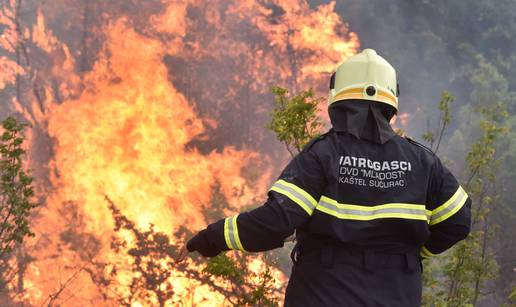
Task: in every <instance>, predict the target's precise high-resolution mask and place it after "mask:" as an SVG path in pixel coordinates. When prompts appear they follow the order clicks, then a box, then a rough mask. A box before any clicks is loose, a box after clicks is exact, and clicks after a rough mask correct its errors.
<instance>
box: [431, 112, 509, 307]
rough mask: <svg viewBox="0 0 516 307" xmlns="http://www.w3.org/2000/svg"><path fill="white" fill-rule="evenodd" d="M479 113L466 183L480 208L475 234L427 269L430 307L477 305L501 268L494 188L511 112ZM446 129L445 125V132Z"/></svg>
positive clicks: (475, 211)
mask: <svg viewBox="0 0 516 307" xmlns="http://www.w3.org/2000/svg"><path fill="white" fill-rule="evenodd" d="M440 105H441V104H440ZM440 110H441V112H443V113H444V114H443V115H442V117H441V118H450V116H449V113H448V111H447V108H444V109H442V108H440ZM479 112H480V114H481V115H482V117H483V118H482V119H481V120H480V122H479V126H480V132H481V134H480V136H479V138H478V140H477V141H476V142H474V143H473V144H472V145H471V148H470V150H469V152H468V154H467V156H466V166H467V173H468V174H467V176H466V179H465V181H464V187H465V189H466V191H468V194H469V196H470V198H472V200H473V203H474V206H473V208H472V220H473V223H472V232H471V233H470V235H469V236H468V238H466V240H464V241H462V242H459V243H458V244H457V245H456V246H455V247H454V248H452V249H451V250H450V251H449V252H447V253H446V254H445V255H444V256H439V258H441V259H439V263H437V262H435V261H431V262H427V263H426V264H425V275H424V283H425V293H424V296H423V303H424V305H425V306H475V305H476V304H477V303H478V301H479V300H480V298H481V297H482V295H483V289H484V285H485V283H486V282H487V281H490V280H493V279H495V278H496V277H497V272H498V264H497V262H496V259H495V258H494V254H493V251H492V248H491V247H490V242H491V241H492V240H493V236H494V233H495V230H496V226H495V225H494V224H493V223H492V222H491V221H490V218H491V212H492V209H493V207H494V206H495V205H496V204H497V203H498V202H499V196H498V195H497V194H496V192H494V191H493V189H492V187H493V184H494V183H495V181H496V175H497V170H498V164H497V161H496V159H495V153H496V147H497V142H498V141H499V140H500V139H501V138H502V137H503V136H504V134H505V133H506V132H507V131H506V128H505V127H504V126H503V125H502V124H501V121H502V120H503V118H505V117H506V116H507V113H506V111H505V108H504V106H503V104H494V105H492V106H490V107H486V108H482V109H480V110H479ZM447 113H448V115H446V114H447ZM448 122H449V121H448ZM446 124H447V122H445V121H441V129H442V130H444V128H445V127H446ZM442 130H441V131H442ZM427 140H428V139H427ZM441 270H442V272H441ZM443 281H444V282H443Z"/></svg>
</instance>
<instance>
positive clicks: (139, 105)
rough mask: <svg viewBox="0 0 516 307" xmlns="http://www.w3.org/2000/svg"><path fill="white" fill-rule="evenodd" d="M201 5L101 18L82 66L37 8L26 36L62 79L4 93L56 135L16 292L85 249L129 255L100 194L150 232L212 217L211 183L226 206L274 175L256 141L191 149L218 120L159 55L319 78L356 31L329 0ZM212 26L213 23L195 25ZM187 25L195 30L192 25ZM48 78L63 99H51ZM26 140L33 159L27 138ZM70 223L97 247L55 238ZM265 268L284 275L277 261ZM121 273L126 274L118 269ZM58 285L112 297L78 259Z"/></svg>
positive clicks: (262, 74)
mask: <svg viewBox="0 0 516 307" xmlns="http://www.w3.org/2000/svg"><path fill="white" fill-rule="evenodd" d="M210 3H211V2H210ZM205 4H206V3H204V2H203V1H198V0H193V1H186V0H163V5H164V6H165V8H164V11H163V13H162V14H158V15H154V16H152V18H150V23H149V26H148V28H147V29H146V31H144V32H142V31H137V30H135V27H134V26H133V23H132V22H131V21H130V20H131V19H130V18H122V19H118V20H117V21H114V22H111V23H110V24H109V25H108V26H106V27H105V28H104V29H103V33H102V35H104V36H105V43H104V47H103V49H102V51H101V52H100V53H99V54H98V55H96V60H95V64H94V65H93V68H92V69H91V70H90V71H88V72H87V73H85V74H83V75H80V74H78V73H76V72H75V70H76V68H75V67H76V66H77V65H76V61H75V59H74V56H75V55H76V54H77V53H74V52H72V51H71V50H70V48H69V47H68V46H67V45H66V44H64V43H62V42H60V40H59V39H58V37H57V36H56V34H55V32H53V31H51V30H49V29H48V28H47V25H46V22H45V17H44V14H45V11H44V8H42V10H41V11H39V12H38V14H37V19H36V23H35V25H34V27H33V28H32V29H31V31H29V33H30V35H29V36H30V37H29V39H30V40H31V42H32V43H33V44H34V46H35V47H34V48H39V49H40V50H42V51H44V52H45V53H46V54H47V55H49V56H50V58H51V59H52V61H53V62H52V65H51V68H50V69H49V70H48V71H45V73H46V74H48V76H49V77H51V78H55V79H57V80H60V82H59V84H58V86H57V89H56V88H51V86H50V84H49V83H48V82H47V83H45V82H43V81H42V83H43V85H44V86H43V94H44V95H42V98H39V100H38V103H36V100H34V99H33V100H32V101H31V103H26V104H21V103H20V102H16V103H14V104H13V107H14V109H16V110H17V111H18V112H20V113H22V114H25V116H26V117H27V118H28V119H30V120H31V121H32V122H33V123H35V124H37V125H39V126H40V127H41V128H42V129H45V130H46V132H47V133H48V135H49V136H50V137H51V139H52V140H53V141H54V144H53V146H52V148H53V157H52V160H51V162H50V163H49V165H46V166H44V167H43V168H47V169H48V170H49V174H50V176H49V177H50V186H48V185H47V184H46V183H43V182H41V185H40V186H39V187H38V188H39V191H40V194H41V195H42V196H46V203H45V204H44V205H43V206H42V207H41V209H40V210H39V212H38V216H37V218H36V219H35V220H34V223H33V228H34V230H35V231H36V232H37V236H36V238H35V239H34V240H33V241H31V242H30V244H29V246H30V251H31V253H32V254H33V255H34V256H35V260H34V261H32V262H31V263H30V264H29V266H28V268H27V271H26V273H25V292H24V297H23V298H22V300H24V301H26V302H28V303H30V304H34V305H40V304H41V303H42V302H44V301H45V300H47V299H48V296H49V294H51V293H53V292H54V291H55V289H58V288H59V287H60V286H62V285H63V284H64V283H66V282H67V280H68V278H69V276H71V275H73V274H74V272H75V271H76V269H77V268H78V267H80V266H81V265H82V264H83V263H86V262H87V260H88V257H95V259H96V260H98V261H103V262H107V263H110V262H113V263H114V262H116V263H118V264H123V263H126V264H127V265H128V263H129V261H130V259H129V258H128V257H126V256H124V255H120V254H116V253H114V252H113V251H112V250H111V248H110V238H111V235H112V234H113V221H112V217H111V212H110V211H109V209H108V208H107V205H106V202H105V200H104V195H108V196H109V197H110V198H111V199H112V200H113V201H114V202H115V203H116V204H117V206H118V207H119V208H120V210H121V212H122V213H123V214H124V215H126V216H127V217H128V218H129V219H131V220H133V221H135V222H136V223H137V226H138V227H139V228H141V229H148V227H149V225H150V224H153V225H154V227H155V229H156V230H157V231H160V232H164V233H167V234H170V235H171V234H173V233H174V232H175V231H176V230H177V229H178V228H179V227H180V226H182V225H187V226H188V228H189V229H192V230H196V229H200V228H202V227H204V226H205V225H206V223H207V222H211V221H208V220H206V219H205V217H204V216H205V215H204V214H203V213H204V212H205V210H206V209H207V208H208V206H210V205H211V204H212V203H213V202H214V201H215V199H214V193H213V191H214V188H215V187H217V188H218V189H219V190H220V193H221V194H222V196H223V197H224V199H225V201H227V204H228V207H227V208H225V210H224V211H225V212H224V213H225V214H232V213H234V211H236V210H238V209H239V208H242V207H243V206H248V205H253V204H258V203H260V201H262V200H263V198H264V194H265V192H266V188H267V186H268V184H269V183H270V181H271V179H272V178H271V177H272V174H273V171H272V165H271V162H270V158H268V156H267V155H266V154H264V153H259V152H257V151H256V150H252V149H245V148H244V149H236V148H235V147H231V146H226V147H223V149H219V150H213V151H211V152H201V151H200V150H199V149H197V148H196V146H194V145H192V142H195V141H199V140H205V139H206V138H207V135H209V133H208V130H210V129H216V128H217V125H219V124H220V123H221V119H220V118H211V117H209V116H205V115H204V116H200V115H199V111H198V109H197V106H198V103H199V102H198V101H196V98H192V97H191V96H188V98H187V95H186V94H185V93H183V92H181V91H180V90H179V89H178V87H177V86H175V85H174V83H173V82H171V81H170V78H171V75H172V76H175V77H177V76H180V75H181V73H183V72H182V71H176V70H174V67H169V66H167V65H166V64H165V62H164V60H163V59H164V57H166V56H170V55H173V56H175V57H179V58H182V59H185V60H192V61H193V60H195V61H200V60H202V59H206V58H210V59H219V58H225V59H227V58H229V59H231V60H232V61H236V62H238V63H241V66H242V71H241V73H239V74H237V75H234V76H233V80H231V82H234V83H232V84H237V85H238V86H242V85H244V84H246V82H249V80H252V82H251V83H250V84H247V86H248V87H249V90H250V91H251V92H253V93H256V94H262V95H263V94H264V93H266V92H267V91H268V90H269V87H270V85H271V83H272V84H274V83H279V84H281V83H285V82H288V80H292V78H293V75H294V73H293V70H296V71H297V72H296V75H295V78H294V79H295V80H294V83H295V84H297V85H298V86H299V87H315V88H323V87H324V86H321V84H323V83H324V85H325V84H326V79H327V78H326V77H327V76H326V75H327V73H328V72H330V71H331V69H333V67H334V66H335V64H336V63H337V62H339V61H342V60H343V59H345V58H346V57H348V56H350V55H352V54H353V53H354V52H356V50H357V48H358V38H357V36H356V35H355V34H353V33H349V32H348V29H347V26H346V25H345V24H343V23H342V20H341V19H340V17H339V16H338V14H336V13H335V12H334V7H335V3H334V2H332V3H330V4H327V5H322V6H319V7H317V8H315V9H312V8H310V6H309V5H308V4H307V2H306V1H303V0H289V1H273V4H270V5H265V4H263V3H262V2H261V1H255V0H247V1H234V2H231V3H227V1H221V0H216V1H213V3H211V4H210V6H206V5H205ZM221 8H224V9H221ZM189 9H196V10H197V11H196V12H197V13H198V14H202V15H203V16H202V20H203V21H204V22H206V23H207V24H208V25H209V26H206V25H205V28H200V30H199V29H197V28H196V25H195V23H196V20H195V19H192V17H188V16H187V15H188V10H189ZM134 18H137V16H134ZM0 22H2V20H1V19H0ZM6 22H7V21H6ZM241 24H245V25H247V26H249V29H248V30H247V32H245V33H244V36H245V34H246V33H247V34H249V35H252V36H253V37H254V36H256V43H253V44H251V43H249V41H250V39H249V38H247V37H241V36H239V35H240V33H234V30H235V29H239V27H240V25H241ZM210 27H211V28H213V29H214V33H216V36H214V37H204V36H203V33H197V32H195V31H201V32H202V31H203V30H204V29H209V28H210ZM191 32H195V33H196V34H197V35H199V36H200V37H202V38H200V39H192V38H191V37H188V36H189V35H193V34H192V33H191ZM99 35H100V34H99ZM0 47H1V46H0ZM11 51H12V50H11ZM6 63H7V62H6ZM6 65H7V66H8V65H12V63H11V64H4V63H3V62H2V58H0V66H2V67H4V66H6ZM8 71H10V72H11V75H9V74H3V75H0V89H1V88H2V86H5V85H4V84H7V83H9V82H10V83H13V82H14V80H13V79H12V78H13V77H12V76H15V75H16V73H17V72H14V73H13V71H15V68H14V67H11V68H10V69H9V70H8ZM38 76H39V77H40V78H42V77H41V74H39V75H38ZM42 79H43V78H42ZM210 86H212V85H210V84H209V83H207V84H201V85H199V87H201V88H200V90H202V91H203V93H202V94H201V95H200V97H206V95H207V96H209V93H210V90H214V89H213V88H212V87H210ZM56 90H57V91H58V92H59V94H60V96H61V98H62V102H60V103H57V102H55V101H54V100H53V99H52V92H53V91H56ZM325 94H326V93H324V95H325ZM237 95H238V93H237V91H236V90H235V88H227V93H226V95H225V96H224V97H212V98H213V99H214V100H215V101H216V102H217V103H216V106H215V108H214V112H215V111H216V110H217V108H218V107H219V106H220V105H221V104H223V103H227V101H228V100H229V101H232V103H234V102H235V101H238V99H237V98H236V96H237ZM194 97H195V96H194ZM199 99H200V98H199ZM236 107H238V106H237V105H235V108H236ZM262 108H263V109H265V110H266V109H267V106H266V105H265V104H264V105H263V106H262ZM210 116H211V115H210ZM237 133H238V132H237ZM36 137H37V136H32V139H34V138H36ZM32 150H33V157H34V160H36V161H37V157H36V155H37V148H35V146H34V147H33V148H32ZM253 169H255V171H254V172H253V171H252V170H253ZM44 194H48V195H44ZM73 208H77V212H76V213H75V211H73V210H72V209H73ZM69 228H73V229H80V231H81V232H84V233H85V234H94V236H95V238H96V239H97V240H98V242H99V244H98V245H99V246H97V245H96V243H95V242H93V241H91V240H87V239H84V240H83V241H80V243H77V242H75V243H74V242H73V241H70V240H68V241H66V240H63V239H62V237H63V231H62V230H63V229H69ZM74 244H75V245H74ZM81 244H84V246H81ZM90 245H91V246H90ZM90 250H95V252H94V253H93V252H91V253H90ZM260 264H261V263H260V262H259V261H253V262H252V268H253V269H256V270H258V268H259V267H260ZM124 274H130V272H127V273H124ZM273 274H274V275H275V276H277V277H278V280H280V281H283V280H284V278H283V277H282V274H280V273H279V271H275V272H273ZM129 277H130V276H129V275H128V276H125V277H124V276H122V277H121V279H122V280H121V282H122V283H123V282H124V280H128V278H129ZM172 283H173V285H174V286H175V287H177V289H178V291H177V293H178V295H179V296H184V297H187V296H188V295H191V296H192V297H191V300H190V304H192V305H196V304H200V303H201V302H203V303H206V302H208V304H211V305H218V304H222V303H223V298H222V297H221V296H220V295H214V294H213V293H212V292H211V291H210V289H209V288H208V287H207V286H201V285H199V283H198V282H195V281H191V280H187V279H186V278H185V277H184V275H183V274H182V273H181V272H174V276H173V281H172ZM278 286H279V285H278ZM194 288H195V292H192V289H194ZM65 292H66V295H64V296H63V298H62V299H63V301H62V302H61V303H62V304H63V305H70V306H74V305H78V304H80V303H85V302H88V303H89V304H94V305H112V303H110V301H109V300H108V301H106V299H105V298H104V297H102V295H101V294H100V293H99V291H98V288H97V287H96V286H95V285H94V284H93V283H92V282H91V280H90V277H89V275H88V274H86V273H85V272H79V273H78V274H77V275H76V276H74V280H72V281H71V284H70V285H69V287H68V288H67V289H66V291H65ZM192 293H195V295H194V294H192ZM66 297H68V298H69V300H68V301H66V300H65V298H66ZM138 304H141V303H138V302H136V303H135V304H134V306H138Z"/></svg>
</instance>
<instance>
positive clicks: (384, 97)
mask: <svg viewBox="0 0 516 307" xmlns="http://www.w3.org/2000/svg"><path fill="white" fill-rule="evenodd" d="M364 92H365V89H364V88H350V89H347V90H344V91H342V92H340V93H338V94H337V95H335V97H333V98H332V102H335V101H337V100H344V99H364V98H370V97H369V96H367V95H366V94H364ZM377 100H381V101H383V102H385V103H388V104H396V103H397V97H396V96H395V95H393V94H392V93H391V92H388V91H384V90H381V89H378V94H377Z"/></svg>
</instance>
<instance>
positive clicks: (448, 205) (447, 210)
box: [430, 186, 468, 225]
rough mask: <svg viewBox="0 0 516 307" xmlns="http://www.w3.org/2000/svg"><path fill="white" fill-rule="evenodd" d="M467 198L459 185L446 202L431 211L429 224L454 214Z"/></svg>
mask: <svg viewBox="0 0 516 307" xmlns="http://www.w3.org/2000/svg"><path fill="white" fill-rule="evenodd" d="M467 199H468V194H467V193H466V191H464V189H463V188H462V187H461V186H459V188H458V189H457V191H456V192H455V193H454V194H453V196H452V197H451V198H450V199H449V200H448V201H447V202H445V203H444V204H443V205H441V206H439V207H438V208H436V209H435V210H433V211H432V215H431V216H430V225H435V224H437V223H440V222H442V221H444V220H446V219H448V218H449V217H450V216H452V215H454V214H455V213H456V212H457V211H459V210H460V208H462V206H464V204H465V203H466V200H467Z"/></svg>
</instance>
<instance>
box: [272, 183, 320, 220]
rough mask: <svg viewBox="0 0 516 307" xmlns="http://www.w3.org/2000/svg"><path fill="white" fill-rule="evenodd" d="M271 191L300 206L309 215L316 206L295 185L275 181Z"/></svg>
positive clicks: (305, 193)
mask: <svg viewBox="0 0 516 307" xmlns="http://www.w3.org/2000/svg"><path fill="white" fill-rule="evenodd" d="M271 190H273V191H276V192H278V193H281V194H283V195H285V196H287V197H288V198H289V199H290V200H292V201H293V202H295V203H297V204H298V205H300V206H301V207H302V208H303V209H304V210H305V211H306V212H307V213H308V214H309V215H311V214H312V213H313V211H314V208H315V206H316V205H317V202H316V201H315V200H314V199H313V198H312V197H311V196H310V194H308V193H307V192H306V191H304V190H303V189H301V188H299V187H297V186H296V185H294V184H292V183H289V182H286V181H284V180H278V181H276V182H275V183H274V184H273V185H272V188H271ZM307 195H308V196H307ZM309 197H310V198H311V199H310V198H309Z"/></svg>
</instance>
